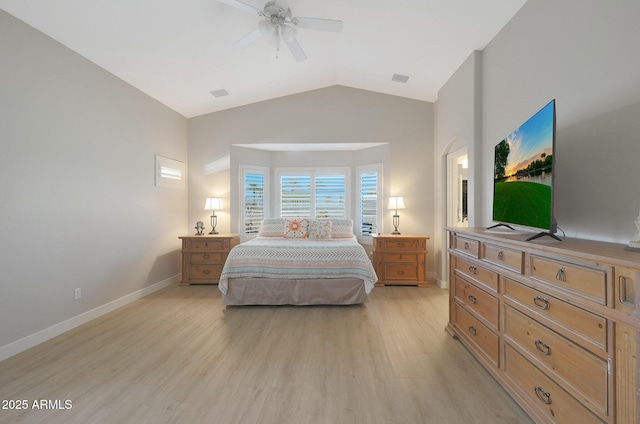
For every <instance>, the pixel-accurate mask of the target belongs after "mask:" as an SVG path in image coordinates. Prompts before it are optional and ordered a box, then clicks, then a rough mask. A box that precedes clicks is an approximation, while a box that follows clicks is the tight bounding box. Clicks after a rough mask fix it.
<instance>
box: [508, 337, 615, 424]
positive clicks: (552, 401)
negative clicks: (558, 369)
mask: <svg viewBox="0 0 640 424" xmlns="http://www.w3.org/2000/svg"><path fill="white" fill-rule="evenodd" d="M504 373H505V375H506V377H507V378H508V379H509V380H510V381H511V382H512V384H513V386H515V387H514V389H515V391H516V392H517V393H518V394H519V395H520V396H522V397H523V398H524V399H525V400H526V401H527V403H528V404H529V405H531V406H532V407H533V408H535V409H536V410H538V411H539V413H540V414H541V415H544V416H545V417H546V420H545V421H546V422H549V423H558V424H576V423H580V424H592V423H593V424H601V423H603V422H604V421H602V420H600V419H598V418H597V417H596V416H595V415H594V414H593V413H591V412H590V411H589V410H588V409H587V408H585V407H584V406H583V405H581V404H580V402H578V401H577V400H576V399H575V398H574V397H572V396H571V395H570V394H569V393H567V392H566V391H565V390H563V389H562V388H561V387H560V386H559V385H558V384H556V383H555V382H554V381H553V380H552V379H551V378H549V377H548V376H547V375H545V374H544V373H543V372H542V371H540V370H539V369H538V368H536V367H535V366H534V365H533V364H531V363H530V362H529V361H527V360H526V359H525V358H524V357H523V356H522V355H520V354H519V353H518V352H516V351H515V350H514V349H513V348H512V347H511V346H509V345H508V344H506V345H505V355H504Z"/></svg>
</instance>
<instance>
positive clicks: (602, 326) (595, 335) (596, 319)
mask: <svg viewBox="0 0 640 424" xmlns="http://www.w3.org/2000/svg"><path fill="white" fill-rule="evenodd" d="M502 281H503V284H504V295H505V296H506V297H507V298H511V299H513V300H515V301H517V302H518V303H520V304H522V305H524V306H526V307H527V308H529V309H530V310H532V311H534V312H535V313H538V314H540V315H542V316H544V317H546V318H549V319H551V320H553V321H555V322H557V323H558V324H560V325H561V326H563V327H565V328H568V329H571V330H572V331H575V332H576V333H578V334H579V335H580V336H582V337H584V338H585V339H587V340H588V341H590V342H591V343H592V344H593V345H594V347H596V348H599V349H600V350H602V351H606V350H607V320H606V319H605V318H602V317H601V316H598V315H595V314H592V313H591V312H587V311H585V310H584V309H581V308H578V307H576V306H573V305H571V304H569V303H566V302H564V301H562V300H560V299H557V298H555V297H553V296H549V295H547V294H545V293H543V292H540V291H538V290H534V289H532V288H530V287H527V286H525V285H522V284H519V283H516V282H515V281H512V280H510V279H508V278H503V279H502Z"/></svg>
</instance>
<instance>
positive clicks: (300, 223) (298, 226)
mask: <svg viewBox="0 0 640 424" xmlns="http://www.w3.org/2000/svg"><path fill="white" fill-rule="evenodd" d="M308 229H309V220H308V219H307V218H285V219H284V237H285V238H307V232H308Z"/></svg>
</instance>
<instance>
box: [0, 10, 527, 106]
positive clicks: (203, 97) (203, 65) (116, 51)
mask: <svg viewBox="0 0 640 424" xmlns="http://www.w3.org/2000/svg"><path fill="white" fill-rule="evenodd" d="M242 1H243V2H244V3H246V4H248V5H250V6H253V7H255V8H258V9H262V8H263V7H264V4H265V0H242ZM525 1H526V0H483V1H478V0H393V1H391V0H386V1H385V0H322V1H318V0H316V1H314V0H289V4H290V7H291V10H292V12H293V15H294V16H301V17H316V18H326V19H338V20H342V21H343V26H344V28H343V30H342V32H340V33H334V32H324V31H317V30H313V29H302V28H301V29H299V30H298V35H297V40H298V42H299V44H300V46H301V47H302V48H303V49H304V51H305V53H306V55H307V57H308V58H307V60H305V61H302V62H298V61H296V60H294V58H293V56H292V55H291V52H290V51H289V50H287V48H286V47H285V46H283V47H282V48H281V49H280V51H279V52H278V53H277V54H276V49H275V47H273V46H272V45H271V44H270V43H269V42H268V39H267V38H264V37H263V38H261V39H258V40H257V41H255V42H253V43H251V44H249V45H248V46H245V47H239V46H238V45H234V43H235V42H236V41H238V40H240V39H242V38H243V37H244V36H245V35H247V34H249V33H251V32H252V31H254V30H255V29H256V28H257V26H258V21H259V20H260V18H259V16H257V15H252V14H249V13H247V12H244V11H242V10H239V9H238V8H234V7H230V6H229V5H227V4H223V3H222V2H220V1H218V0H184V1H176V0H109V1H105V0H56V1H51V0H0V7H1V8H2V9H4V10H5V11H6V12H8V13H10V14H12V15H14V16H15V17H17V18H19V19H21V20H22V21H24V22H26V23H28V24H29V25H31V26H33V27H35V28H36V29H38V30H40V31H42V32H43V33H45V34H47V35H48V36H50V37H52V38H53V39H55V40H57V41H59V42H60V43H62V44H63V45H65V46H67V47H69V48H70V49H72V50H74V51H76V52H77V53H79V54H81V55H82V56H84V57H86V58H87V59H89V60H91V61H92V62H94V63H96V64H97V65H99V66H101V67H102V68H104V69H106V70H107V71H109V72H111V73H113V74H114V75H116V76H118V77H119V78H121V79H123V80H124V81H126V82H128V83H129V84H131V85H133V86H134V87H136V88H138V89H140V90H141V91H143V92H144V93H146V94H148V95H149V96H151V97H153V98H155V99H156V100H158V101H160V102H162V103H163V104H165V105H167V106H168V107H170V108H172V109H174V110H175V111H177V112H179V113H181V114H182V115H184V116H186V117H193V116H198V115H202V114H206V113H210V112H215V111H219V110H224V109H228V108H232V107H237V106H241V105H245V104H249V103H254V102H258V101H262V100H267V99H271V98H276V97H281V96H285V95H290V94H295V93H299V92H303V91H308V90H313V89H317V88H322V87H327V86H332V85H343V86H348V87H353V88H359V89H364V90H370V91H375V92H380V93H385V94H391V95H396V96H401V97H407V98H411V99H417V100H424V101H429V102H433V101H435V100H436V99H437V93H438V90H439V89H440V88H441V87H442V86H443V85H444V83H445V82H446V81H447V80H448V79H449V77H450V76H451V75H452V74H453V73H454V72H455V70H456V69H457V68H458V67H459V66H460V65H461V64H462V63H463V62H464V60H465V59H466V58H467V57H468V56H469V54H470V53H471V52H472V51H473V50H480V49H483V48H484V47H485V46H486V45H487V43H488V42H489V41H491V39H492V38H493V37H494V36H495V35H496V34H497V33H498V32H499V31H500V29H502V27H504V25H505V24H506V23H507V22H508V21H509V20H510V19H511V18H512V17H513V15H514V14H515V13H516V12H517V11H518V10H519V9H520V8H521V7H522V5H523V4H524V3H525ZM276 56H277V57H276ZM394 74H400V75H405V76H408V77H409V79H408V81H407V82H406V83H399V82H395V81H392V77H393V75H394ZM216 90H226V91H227V92H228V93H229V94H228V95H227V96H223V97H217V98H216V97H214V96H213V95H212V94H211V92H212V91H216Z"/></svg>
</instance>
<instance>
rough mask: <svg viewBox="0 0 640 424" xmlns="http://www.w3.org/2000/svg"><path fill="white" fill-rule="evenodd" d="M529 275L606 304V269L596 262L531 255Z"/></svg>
mask: <svg viewBox="0 0 640 424" xmlns="http://www.w3.org/2000/svg"><path fill="white" fill-rule="evenodd" d="M530 261H531V277H532V278H537V279H539V280H542V281H544V282H548V283H551V284H553V285H555V286H558V287H562V288H564V289H567V290H570V291H572V292H574V293H576V294H579V295H581V296H584V297H586V298H587V299H589V300H592V301H594V302H597V303H599V304H601V305H606V304H607V271H606V270H604V269H599V268H598V265H597V264H591V265H592V267H590V266H587V265H584V266H582V265H577V264H572V263H568V262H562V261H556V260H553V259H550V258H545V257H541V256H536V255H531V256H530Z"/></svg>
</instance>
